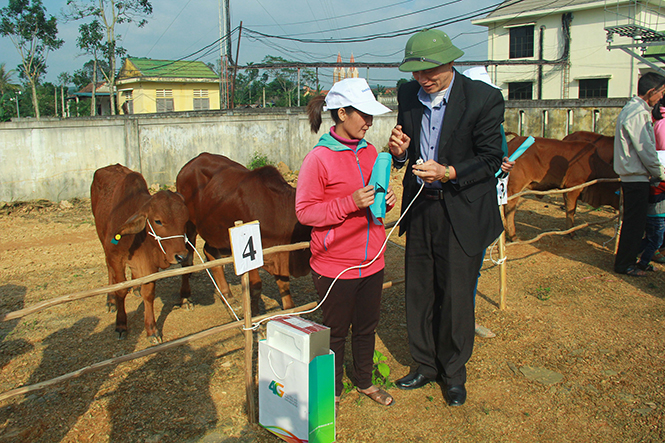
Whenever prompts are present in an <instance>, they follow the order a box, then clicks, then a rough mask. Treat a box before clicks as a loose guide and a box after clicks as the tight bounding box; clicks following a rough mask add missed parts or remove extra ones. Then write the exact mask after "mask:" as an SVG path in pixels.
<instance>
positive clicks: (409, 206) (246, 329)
mask: <svg viewBox="0 0 665 443" xmlns="http://www.w3.org/2000/svg"><path fill="white" fill-rule="evenodd" d="M423 187H425V182H423V183H422V184H421V185H420V189H418V192H417V193H416V195H415V196H414V197H413V199H412V200H411V203H409V205H408V206H407V207H406V209H405V210H404V212H403V213H402V215H401V216H400V217H399V219H398V220H397V223H395V226H393V228H392V229H391V230H390V232H389V233H388V235H387V236H386V240H385V241H384V242H383V245H382V246H381V249H379V252H378V253H377V254H376V256H375V257H374V258H373V259H372V260H371V261H370V262H368V263H365V264H364V265H356V266H351V267H350V268H346V269H344V270H343V271H342V272H340V273H339V274H337V277H335V278H334V280H333V281H332V283H330V286H329V287H328V291H327V292H326V295H324V296H323V299H322V300H321V301H320V302H319V303H318V304H317V305H316V306H315V307H313V308H312V309H310V310H307V311H301V312H294V313H292V314H275V315H273V316H270V317H266V318H264V319H263V320H260V321H258V322H256V323H253V324H252V327H251V328H244V327H243V328H242V329H243V330H244V331H251V330H254V329H257V328H258V327H259V326H260V325H261V323H263V322H264V321H267V320H270V319H273V318H278V317H288V316H291V315H303V314H310V313H312V312H314V311H316V310H317V309H319V308H320V307H321V305H322V304H323V303H324V302H325V301H326V299H327V298H328V295H329V294H330V290H331V289H332V287H333V286H334V285H335V283H336V282H337V280H338V279H339V278H340V277H341V276H342V274H344V273H345V272H348V271H351V270H353V269H362V268H366V267H367V266H369V265H371V264H372V263H374V262H375V261H376V260H377V259H378V258H379V256H380V255H381V254H382V253H383V250H384V248H385V247H386V244H387V243H388V239H389V238H390V236H391V235H392V233H393V231H394V230H395V228H397V226H399V223H400V222H401V221H402V219H403V218H404V216H405V215H406V213H407V212H408V211H409V209H410V208H411V205H413V202H415V201H416V198H418V196H419V195H420V193H421V192H422V190H423Z"/></svg>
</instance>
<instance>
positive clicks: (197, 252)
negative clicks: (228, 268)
mask: <svg viewBox="0 0 665 443" xmlns="http://www.w3.org/2000/svg"><path fill="white" fill-rule="evenodd" d="M187 244H188V245H189V246H191V247H192V249H193V250H194V252H196V255H197V256H198V257H199V260H201V263H204V261H203V257H201V254H199V251H197V250H196V247H195V246H194V245H193V244H191V243H190V241H189V239H187ZM205 271H206V272H207V273H208V277H210V280H212V284H213V285H214V286H215V289H217V292H219V296H220V297H221V298H222V300H223V301H224V303H225V304H226V306H227V307H228V308H229V309H230V310H231V312H232V313H233V316H234V317H235V318H236V320H237V321H240V319H239V318H238V314H236V311H235V310H234V309H233V308H232V307H231V305H230V304H229V302H228V301H227V300H226V297H224V294H222V291H221V289H219V286H217V282H216V281H215V278H214V277H213V276H212V274H211V273H210V269H206V270H205ZM222 272H224V269H222Z"/></svg>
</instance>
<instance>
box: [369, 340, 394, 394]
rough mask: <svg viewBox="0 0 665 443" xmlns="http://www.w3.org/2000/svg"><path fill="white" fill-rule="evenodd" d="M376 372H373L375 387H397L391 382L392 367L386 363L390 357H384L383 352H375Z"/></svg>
mask: <svg viewBox="0 0 665 443" xmlns="http://www.w3.org/2000/svg"><path fill="white" fill-rule="evenodd" d="M372 360H373V362H374V370H373V371H372V384H373V385H375V386H380V387H383V388H385V389H388V388H392V387H393V386H395V384H394V383H393V382H391V381H390V379H389V377H390V367H389V366H388V365H387V364H386V363H384V362H385V361H386V360H388V357H386V356H385V355H383V354H382V353H381V352H379V351H377V350H376V349H375V350H374V358H373V359H372Z"/></svg>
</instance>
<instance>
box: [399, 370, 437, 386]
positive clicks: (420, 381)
mask: <svg viewBox="0 0 665 443" xmlns="http://www.w3.org/2000/svg"><path fill="white" fill-rule="evenodd" d="M433 381H434V380H432V379H431V378H427V377H425V376H424V375H422V374H420V373H418V372H413V373H411V374H409V375H407V376H406V377H402V378H400V379H399V380H397V381H396V382H395V385H396V386H397V387H398V388H400V389H418V388H422V387H423V386H425V385H426V384H428V383H430V382H433Z"/></svg>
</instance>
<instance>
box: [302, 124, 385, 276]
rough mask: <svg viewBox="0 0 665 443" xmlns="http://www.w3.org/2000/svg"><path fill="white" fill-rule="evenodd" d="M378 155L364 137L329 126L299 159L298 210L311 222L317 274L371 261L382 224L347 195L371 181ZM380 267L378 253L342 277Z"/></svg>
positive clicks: (330, 273)
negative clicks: (343, 133)
mask: <svg viewBox="0 0 665 443" xmlns="http://www.w3.org/2000/svg"><path fill="white" fill-rule="evenodd" d="M376 158H377V153H376V148H375V147H374V146H372V145H371V144H369V143H367V141H365V139H362V140H347V139H344V138H341V137H339V136H338V135H337V134H335V131H334V128H331V129H330V133H329V134H325V135H323V136H322V137H321V138H320V139H319V142H318V143H317V145H316V147H314V149H312V151H310V152H309V154H307V156H306V157H305V159H304V160H303V164H302V167H301V169H300V173H299V174H298V186H297V188H296V216H297V217H298V221H300V223H302V224H304V225H308V226H312V240H311V242H310V249H311V251H312V258H311V259H310V265H311V267H312V270H314V272H316V273H318V274H319V275H323V276H325V277H330V278H334V277H337V275H338V274H339V273H340V272H341V271H343V270H344V269H346V268H349V267H351V266H357V265H362V264H366V263H368V262H370V261H371V260H372V259H373V258H374V257H375V256H376V254H377V253H378V252H379V250H380V249H381V246H382V245H383V242H384V241H385V238H386V232H385V227H384V226H383V225H377V224H375V223H374V222H373V220H372V215H371V212H370V210H369V208H364V209H358V206H357V205H356V204H355V202H354V201H353V197H352V196H351V195H352V194H353V193H354V192H355V191H356V190H358V189H360V188H362V187H364V186H367V184H368V183H369V179H370V176H371V175H372V167H373V166H374V161H375V160H376ZM387 209H388V210H390V209H392V208H387ZM383 267H384V260H383V253H382V254H381V256H380V257H379V258H378V259H377V260H376V261H375V262H374V263H372V264H371V265H370V266H368V267H366V268H361V269H353V270H351V271H348V272H345V273H344V274H342V276H341V277H340V278H341V279H352V278H360V277H366V276H369V275H372V274H375V273H377V272H379V271H380V270H382V269H383Z"/></svg>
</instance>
